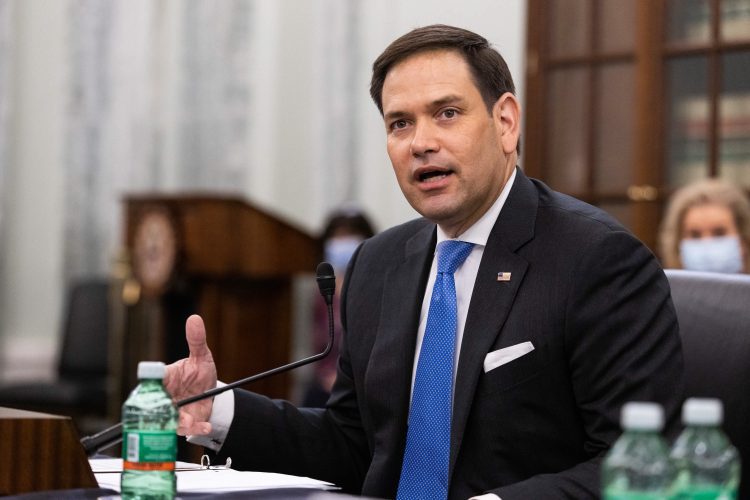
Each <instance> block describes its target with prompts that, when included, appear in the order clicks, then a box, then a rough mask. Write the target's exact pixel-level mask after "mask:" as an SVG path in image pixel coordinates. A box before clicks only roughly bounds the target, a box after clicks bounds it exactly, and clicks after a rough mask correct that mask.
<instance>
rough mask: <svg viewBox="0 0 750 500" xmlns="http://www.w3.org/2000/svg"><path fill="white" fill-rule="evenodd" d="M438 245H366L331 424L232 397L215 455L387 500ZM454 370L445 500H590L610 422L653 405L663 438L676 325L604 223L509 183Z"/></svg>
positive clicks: (678, 398) (244, 395)
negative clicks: (486, 496) (498, 354)
mask: <svg viewBox="0 0 750 500" xmlns="http://www.w3.org/2000/svg"><path fill="white" fill-rule="evenodd" d="M435 243H436V229H435V225H434V224H433V223H431V222H429V221H427V220H424V219H419V220H416V221H412V222H409V223H406V224H403V225H401V226H397V227H395V228H393V229H390V230H388V231H385V232H384V233H381V234H379V235H377V236H375V237H373V238H371V239H370V240H367V241H366V242H365V243H364V244H363V245H362V246H361V247H360V248H359V250H358V251H357V253H356V254H355V256H354V257H353V258H352V261H351V263H350V265H349V269H348V272H347V276H346V279H345V284H344V291H343V294H342V309H341V314H342V321H343V324H344V327H345V331H346V333H345V336H344V339H343V345H342V350H341V355H340V358H339V365H338V374H337V380H336V383H335V385H334V388H333V392H332V395H331V398H330V400H329V402H328V406H327V408H326V409H325V410H312V409H297V408H295V407H293V406H292V405H290V404H289V403H286V402H283V401H272V400H269V399H267V398H265V397H263V396H259V395H257V394H252V393H249V392H247V391H236V393H235V419H234V422H233V424H232V427H231V429H230V431H229V434H228V436H227V440H226V442H225V444H224V446H223V448H222V450H221V453H220V455H222V456H231V457H232V460H233V463H234V464H236V465H237V466H238V467H244V468H251V469H256V470H272V471H277V472H287V473H291V474H299V475H305V476H310V477H316V478H321V479H325V480H329V481H332V482H334V483H336V484H338V485H339V486H342V487H343V488H344V489H345V490H346V491H350V492H356V493H362V494H364V495H367V496H372V497H384V498H392V497H394V496H395V494H396V489H397V486H398V479H399V474H400V470H401V461H402V458H403V451H404V446H405V440H406V425H407V417H408V411H409V395H410V386H411V376H412V367H413V363H414V356H415V342H416V336H417V328H418V321H419V313H420V309H421V306H422V300H423V297H424V293H425V287H426V283H427V278H428V273H429V270H430V265H431V261H432V256H433V253H434V248H435ZM501 272H504V273H510V280H507V281H499V280H498V279H497V275H498V273H501ZM527 341H530V342H532V343H533V345H534V350H533V351H531V352H530V353H528V354H526V355H524V356H521V357H520V358H518V359H515V360H513V361H511V362H509V363H507V364H504V365H502V366H500V367H497V368H495V369H493V370H491V371H489V372H487V373H485V372H484V368H483V364H484V359H485V356H486V355H487V354H488V353H490V352H493V351H495V350H497V349H501V348H504V347H508V346H512V345H515V344H519V343H522V342H527ZM459 356H460V357H459V363H458V371H457V376H456V385H455V396H454V403H453V423H452V430H451V456H450V477H451V480H450V488H449V497H450V498H456V499H465V498H468V497H470V496H472V495H477V494H481V493H485V492H490V491H491V492H494V493H496V494H498V495H499V496H501V497H502V498H503V500H512V499H515V498H519V499H528V498H545V499H547V498H571V499H582V498H596V497H598V492H599V467H600V462H601V459H602V457H603V455H604V454H605V453H606V451H607V450H608V448H609V447H610V445H611V444H612V443H613V442H614V440H615V439H616V438H617V437H618V435H619V433H620V428H619V412H620V408H621V406H622V405H623V404H624V403H625V402H627V401H656V402H659V403H661V404H662V405H663V406H664V407H665V411H666V414H667V416H668V421H669V422H675V421H676V415H677V413H678V408H679V405H680V404H681V402H682V390H683V383H682V353H681V347H680V339H679V334H678V327H677V320H676V317H675V312H674V307H673V306H672V301H671V298H670V292H669V285H668V283H667V280H666V278H665V276H664V273H663V271H662V269H661V267H660V266H659V264H658V263H657V261H656V259H655V258H654V256H653V255H652V254H651V252H650V251H649V250H648V249H647V248H646V247H644V246H643V245H642V244H641V243H640V242H639V241H638V240H637V239H636V238H634V237H633V236H632V235H631V234H630V233H629V232H628V231H627V230H626V229H625V228H623V227H622V226H621V225H620V224H619V223H618V222H616V221H615V220H614V219H613V218H611V217H610V216H608V215H607V214H606V213H604V212H602V211H601V210H599V209H597V208H594V207H592V206H590V205H587V204H585V203H583V202H580V201H578V200H575V199H573V198H570V197H568V196H565V195H561V194H559V193H556V192H554V191H552V190H550V189H549V188H547V187H546V186H545V185H544V184H542V183H540V182H538V181H535V180H531V179H529V178H527V177H526V176H525V175H524V174H523V173H522V172H521V171H520V170H518V172H517V176H516V180H515V183H514V185H513V188H512V189H511V192H510V194H509V196H508V199H507V200H506V203H505V206H504V207H503V209H502V211H501V213H500V216H499V217H498V219H497V222H496V223H495V226H494V228H493V230H492V233H491V234H490V237H489V240H488V242H487V246H486V248H485V250H484V254H483V257H482V261H481V264H480V267H479V271H478V274H477V278H476V283H475V285H474V290H473V294H472V298H471V303H470V306H469V312H468V317H467V320H466V325H465V329H464V336H463V342H462V346H461V351H460V354H459Z"/></svg>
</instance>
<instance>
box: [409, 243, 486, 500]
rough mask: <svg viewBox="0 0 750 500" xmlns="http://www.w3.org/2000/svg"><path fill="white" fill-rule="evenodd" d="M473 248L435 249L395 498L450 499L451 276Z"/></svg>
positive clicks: (453, 331)
mask: <svg viewBox="0 0 750 500" xmlns="http://www.w3.org/2000/svg"><path fill="white" fill-rule="evenodd" d="M473 246H474V245H473V244H472V243H467V242H465V241H455V240H447V241H443V242H441V243H440V244H439V245H438V270H437V277H436V278H435V286H434V287H433V289H432V298H431V299H430V310H429V312H428V314H427V326H426V328H425V333H424V339H423V340H422V349H421V351H420V353H419V361H418V362H417V373H416V376H415V377H414V391H413V393H412V399H411V410H410V411H409V428H408V430H407V433H406V451H405V452H404V462H403V465H402V467H401V479H400V480H399V483H398V496H397V498H398V499H399V500H414V499H422V498H424V499H429V500H439V499H445V498H447V497H448V462H449V460H450V444H451V410H452V406H453V405H452V401H451V393H452V387H453V360H454V355H455V352H456V328H457V324H458V322H457V319H456V283H455V282H454V280H453V273H454V272H455V271H456V269H458V267H459V266H460V265H461V264H462V263H463V261H464V260H466V257H468V256H469V254H470V253H471V249H472V247H473Z"/></svg>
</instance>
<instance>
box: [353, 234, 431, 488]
mask: <svg viewBox="0 0 750 500" xmlns="http://www.w3.org/2000/svg"><path fill="white" fill-rule="evenodd" d="M435 235H436V233H435V226H434V225H433V224H429V225H427V226H426V227H425V228H424V229H422V230H420V231H419V232H418V233H417V234H415V235H414V236H413V237H412V238H411V239H410V240H409V241H408V242H407V244H406V245H405V248H404V250H405V253H404V260H403V261H402V262H401V263H400V264H398V265H396V266H395V267H393V268H392V269H391V270H390V271H388V272H387V274H386V276H385V282H384V283H385V284H384V287H383V297H382V307H381V311H380V320H379V322H378V331H377V335H376V337H375V344H374V346H373V350H372V354H371V356H370V363H369V365H368V369H367V372H368V375H367V378H368V380H370V383H368V384H367V385H368V386H370V385H372V387H377V390H376V392H377V394H378V397H377V398H375V399H374V400H373V401H371V403H372V405H373V408H372V410H373V411H372V415H373V417H374V418H376V419H379V421H378V422H377V423H376V425H375V428H376V429H379V430H378V432H377V434H376V436H375V441H376V446H378V445H379V444H384V443H383V441H386V442H389V449H394V450H403V446H404V443H405V439H406V437H405V436H406V422H407V420H408V413H409V395H410V388H411V375H412V366H413V364H414V352H415V344H416V337H417V329H418V327H419V312H420V310H421V306H422V299H423V297H424V288H425V285H426V283H427V275H428V273H429V271H430V265H431V263H432V256H433V253H434V249H435V239H436V236H435ZM400 456H401V455H400V454H399V455H397V456H396V458H399V457H400ZM392 467H394V469H395V468H398V470H394V473H395V474H396V478H398V474H399V472H400V467H401V461H400V458H399V459H398V460H394V463H393V464H392Z"/></svg>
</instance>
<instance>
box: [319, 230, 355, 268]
mask: <svg viewBox="0 0 750 500" xmlns="http://www.w3.org/2000/svg"><path fill="white" fill-rule="evenodd" d="M362 241H364V239H363V238H361V237H359V236H337V237H335V238H331V239H330V240H328V241H326V243H325V248H324V249H323V252H324V253H325V259H326V262H328V263H329V264H331V265H332V266H333V268H334V269H336V270H337V271H339V272H343V271H344V270H345V269H346V265H347V264H348V263H349V259H351V258H352V255H354V251H355V250H356V249H357V247H358V246H359V244H360V243H362Z"/></svg>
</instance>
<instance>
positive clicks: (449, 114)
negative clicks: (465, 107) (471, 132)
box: [443, 109, 456, 118]
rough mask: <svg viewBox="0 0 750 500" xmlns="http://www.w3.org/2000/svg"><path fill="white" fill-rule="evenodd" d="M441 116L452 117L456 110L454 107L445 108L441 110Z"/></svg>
mask: <svg viewBox="0 0 750 500" xmlns="http://www.w3.org/2000/svg"><path fill="white" fill-rule="evenodd" d="M443 116H444V117H446V118H453V117H454V116H456V110H455V109H446V110H445V111H443Z"/></svg>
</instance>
